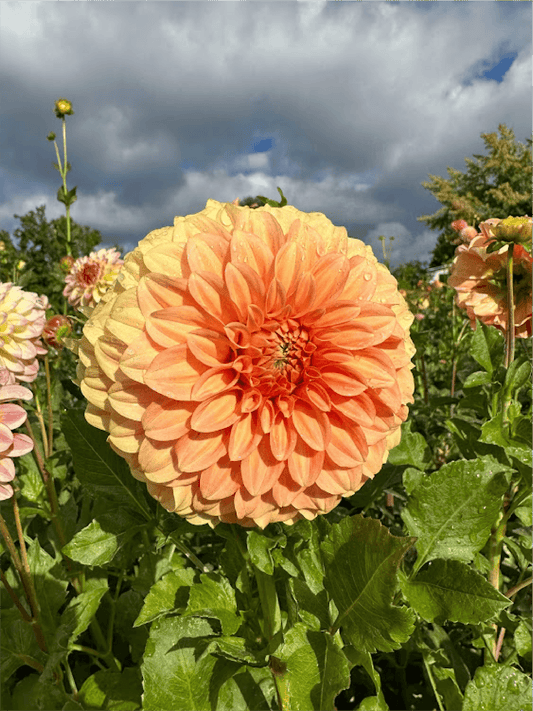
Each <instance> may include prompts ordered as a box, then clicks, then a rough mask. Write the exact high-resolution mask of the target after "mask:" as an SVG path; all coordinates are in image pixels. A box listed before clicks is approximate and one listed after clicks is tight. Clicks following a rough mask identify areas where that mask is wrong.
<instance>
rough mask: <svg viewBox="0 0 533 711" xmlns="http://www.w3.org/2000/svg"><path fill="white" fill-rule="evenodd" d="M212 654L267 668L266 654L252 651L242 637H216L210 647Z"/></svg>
mask: <svg viewBox="0 0 533 711" xmlns="http://www.w3.org/2000/svg"><path fill="white" fill-rule="evenodd" d="M208 649H209V651H210V652H211V653H212V654H220V655H222V656H223V657H225V658H226V659H231V660H233V661H237V662H242V663H245V664H249V665H251V666H258V667H266V666H267V664H268V658H267V656H266V654H262V653H261V652H257V651H255V650H250V649H249V648H248V644H247V642H246V640H245V639H243V638H242V637H216V638H215V639H214V640H213V642H211V644H210V645H209V648H208Z"/></svg>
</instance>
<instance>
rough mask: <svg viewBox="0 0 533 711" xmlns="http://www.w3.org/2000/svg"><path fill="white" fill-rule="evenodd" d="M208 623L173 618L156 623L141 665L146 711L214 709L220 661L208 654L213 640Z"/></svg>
mask: <svg viewBox="0 0 533 711" xmlns="http://www.w3.org/2000/svg"><path fill="white" fill-rule="evenodd" d="M213 636H214V633H213V629H212V627H211V625H210V624H209V622H208V621H207V620H203V619H200V618H194V617H172V618H164V619H159V620H155V622H153V623H152V627H151V629H150V636H149V638H148V641H147V643H146V649H145V652H144V656H143V661H142V665H141V672H142V676H143V688H144V696H143V708H145V709H147V710H148V709H154V710H155V709H164V710H165V711H167V709H169V710H170V709H172V711H206V710H207V709H210V707H211V706H210V703H209V688H210V685H211V677H212V674H213V669H214V666H215V663H216V661H217V659H216V657H214V656H213V655H212V654H209V653H205V647H206V642H207V641H208V640H209V638H211V637H213Z"/></svg>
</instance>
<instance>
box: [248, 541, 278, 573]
mask: <svg viewBox="0 0 533 711" xmlns="http://www.w3.org/2000/svg"><path fill="white" fill-rule="evenodd" d="M246 544H247V546H248V552H249V554H250V560H251V561H252V563H253V564H254V565H255V566H256V567H257V568H259V570H262V571H263V573H266V574H267V575H272V574H273V573H274V562H273V560H272V555H271V553H270V550H271V549H272V548H275V546H276V545H277V541H276V540H274V539H272V538H269V537H268V536H264V535H261V534H260V533H257V532H256V531H250V532H249V533H248V538H247V539H246Z"/></svg>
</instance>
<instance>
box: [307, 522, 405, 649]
mask: <svg viewBox="0 0 533 711" xmlns="http://www.w3.org/2000/svg"><path fill="white" fill-rule="evenodd" d="M414 540H415V539H414V538H397V537H395V536H392V535H391V534H390V533H389V531H388V530H387V529H386V528H385V527H384V526H382V525H381V524H380V522H379V521H377V520H375V519H370V518H369V519H365V518H363V517H362V516H360V515H358V516H353V517H351V518H345V519H344V520H343V521H341V523H339V524H335V525H333V526H332V527H331V530H330V533H329V535H328V536H327V538H326V540H324V541H323V543H322V544H321V550H322V555H323V557H324V560H325V570H326V576H325V579H324V584H325V586H326V589H327V590H328V592H329V594H330V595H331V597H332V598H333V601H334V602H335V605H336V606H337V609H338V610H339V618H338V620H336V622H335V626H341V628H342V634H343V637H345V639H347V640H348V641H349V642H350V644H352V645H353V646H354V647H356V648H357V649H359V650H360V651H361V652H369V653H370V654H373V653H374V652H376V651H378V650H380V651H383V652H391V651H392V650H393V649H398V648H399V647H400V646H401V644H402V643H403V642H405V641H406V640H407V639H409V637H410V635H411V634H412V632H413V628H414V613H413V612H412V611H411V610H409V609H408V608H405V607H395V606H394V605H393V604H392V598H393V595H394V591H395V589H396V587H397V570H398V566H399V565H400V562H401V560H402V558H403V556H404V555H405V553H406V551H407V550H408V548H410V547H411V546H412V545H413V543H414Z"/></svg>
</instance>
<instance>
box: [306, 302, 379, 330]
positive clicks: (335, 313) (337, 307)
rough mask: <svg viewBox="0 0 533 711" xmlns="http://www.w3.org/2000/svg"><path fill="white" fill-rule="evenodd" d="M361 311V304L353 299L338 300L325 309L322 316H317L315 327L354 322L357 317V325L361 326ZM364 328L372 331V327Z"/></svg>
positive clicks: (326, 327) (325, 327)
mask: <svg viewBox="0 0 533 711" xmlns="http://www.w3.org/2000/svg"><path fill="white" fill-rule="evenodd" d="M360 313H361V306H360V305H359V304H356V303H355V302H353V301H336V302H335V304H333V306H329V307H328V308H326V309H325V310H324V313H323V315H322V316H320V318H317V319H316V321H315V322H314V323H313V328H317V329H322V328H324V329H330V328H331V327H332V326H339V325H340V324H343V323H346V322H347V321H350V322H352V321H353V320H354V319H355V318H356V317H357V325H358V326H359V321H360V319H359V318H358V317H359V314H360ZM364 330H368V331H371V330H372V326H371V327H370V328H364Z"/></svg>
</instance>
